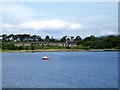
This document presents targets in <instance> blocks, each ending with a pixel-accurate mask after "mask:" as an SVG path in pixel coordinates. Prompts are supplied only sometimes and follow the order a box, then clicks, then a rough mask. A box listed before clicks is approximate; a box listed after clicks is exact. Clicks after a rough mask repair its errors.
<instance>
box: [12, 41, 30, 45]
mask: <svg viewBox="0 0 120 90" xmlns="http://www.w3.org/2000/svg"><path fill="white" fill-rule="evenodd" d="M14 45H15V46H30V45H31V43H30V42H15V43H14Z"/></svg>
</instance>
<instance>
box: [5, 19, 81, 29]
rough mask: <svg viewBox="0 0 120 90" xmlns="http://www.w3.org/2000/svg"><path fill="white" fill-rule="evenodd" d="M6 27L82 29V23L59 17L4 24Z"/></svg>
mask: <svg viewBox="0 0 120 90" xmlns="http://www.w3.org/2000/svg"><path fill="white" fill-rule="evenodd" d="M3 28H4V29H21V30H22V29H24V30H33V31H41V30H43V31H44V30H46V29H47V30H54V31H56V30H77V29H81V28H82V25H81V24H79V23H75V22H68V21H63V20H59V19H53V20H42V21H29V22H24V23H21V24H16V25H12V24H3Z"/></svg>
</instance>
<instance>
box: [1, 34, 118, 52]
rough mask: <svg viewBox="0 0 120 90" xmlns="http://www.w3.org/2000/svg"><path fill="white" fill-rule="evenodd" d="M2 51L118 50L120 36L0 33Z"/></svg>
mask: <svg viewBox="0 0 120 90" xmlns="http://www.w3.org/2000/svg"><path fill="white" fill-rule="evenodd" d="M0 49H1V50H0V51H2V52H43V51H46V52H49V51H52V52H55V51H63V52H67V51H69V52H71V51H72V52H73V51H118V50H120V36H119V35H109V36H101V37H95V36H94V35H91V36H89V37H85V38H84V39H82V38H81V37H80V36H76V37H74V36H71V37H68V36H63V37H62V38H60V39H54V38H53V37H49V36H46V37H45V38H44V39H43V38H41V37H40V36H38V35H30V34H17V35H14V34H9V35H7V34H3V35H0Z"/></svg>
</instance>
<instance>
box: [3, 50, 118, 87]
mask: <svg viewBox="0 0 120 90" xmlns="http://www.w3.org/2000/svg"><path fill="white" fill-rule="evenodd" d="M44 55H47V56H49V57H50V60H49V61H42V60H41V58H42V56H44ZM2 67H3V68H2V70H3V72H2V84H3V87H5V88H21V87H22V88H116V87H118V52H35V53H25V52H24V53H2Z"/></svg>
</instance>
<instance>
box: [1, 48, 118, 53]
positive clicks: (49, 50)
mask: <svg viewBox="0 0 120 90" xmlns="http://www.w3.org/2000/svg"><path fill="white" fill-rule="evenodd" d="M104 51H120V50H119V49H89V50H86V49H36V50H0V52H104Z"/></svg>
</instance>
